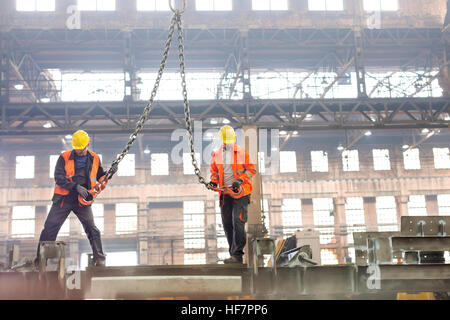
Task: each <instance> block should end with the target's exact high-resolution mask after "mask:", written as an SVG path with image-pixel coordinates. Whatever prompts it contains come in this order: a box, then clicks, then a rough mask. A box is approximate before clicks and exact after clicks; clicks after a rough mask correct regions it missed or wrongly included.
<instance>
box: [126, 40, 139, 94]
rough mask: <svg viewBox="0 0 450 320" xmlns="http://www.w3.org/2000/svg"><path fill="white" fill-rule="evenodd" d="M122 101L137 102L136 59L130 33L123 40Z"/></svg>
mask: <svg viewBox="0 0 450 320" xmlns="http://www.w3.org/2000/svg"><path fill="white" fill-rule="evenodd" d="M123 73H124V84H125V85H124V100H125V101H138V100H139V95H140V91H139V89H138V88H137V82H138V80H137V70H136V58H135V53H134V47H133V40H132V37H131V32H127V33H126V36H125V40H124V69H123Z"/></svg>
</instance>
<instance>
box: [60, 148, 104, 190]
mask: <svg viewBox="0 0 450 320" xmlns="http://www.w3.org/2000/svg"><path fill="white" fill-rule="evenodd" d="M88 152H89V153H90V154H91V156H93V157H94V161H93V162H92V168H91V172H90V173H89V177H90V184H91V186H93V185H95V183H96V182H97V172H98V167H99V164H100V158H99V156H98V155H97V154H96V153H94V152H92V151H88ZM71 154H72V151H66V152H64V153H63V154H61V157H63V159H64V162H65V165H64V170H65V171H66V178H67V179H69V180H70V182H73V181H72V178H73V176H75V160H70V159H69V158H70V155H71ZM91 186H89V187H88V189H90V188H91ZM53 192H54V193H55V194H60V195H63V196H66V195H68V194H69V192H70V191H69V190H67V189H64V188H62V187H60V186H58V185H56V186H55V190H54V191H53Z"/></svg>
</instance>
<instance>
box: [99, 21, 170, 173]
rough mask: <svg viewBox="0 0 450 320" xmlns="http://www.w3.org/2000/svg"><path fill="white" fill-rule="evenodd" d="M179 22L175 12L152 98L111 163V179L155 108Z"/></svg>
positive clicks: (109, 171)
mask: <svg viewBox="0 0 450 320" xmlns="http://www.w3.org/2000/svg"><path fill="white" fill-rule="evenodd" d="M176 23H177V15H176V14H174V15H173V17H172V20H171V21H170V27H169V36H168V38H167V41H166V45H165V49H164V53H163V57H162V60H161V64H160V66H159V71H158V76H157V77H156V81H155V85H154V86H153V90H152V93H151V95H150V99H149V101H148V102H147V105H146V106H145V108H144V112H143V113H142V115H141V116H140V117H139V120H138V122H137V124H136V129H135V131H134V132H133V133H132V134H131V136H130V140H129V141H128V143H127V144H126V146H125V148H124V149H123V150H122V152H121V153H120V154H119V156H118V157H117V158H116V160H114V161H113V163H112V164H111V167H110V168H109V170H108V172H107V173H106V177H107V179H108V180H109V179H111V178H112V176H113V175H114V173H113V172H114V171H115V170H114V167H116V168H117V166H118V165H119V163H120V162H121V161H122V160H123V158H124V157H125V156H126V155H127V154H128V151H129V150H130V148H131V146H132V145H133V143H134V141H135V140H136V138H137V136H138V134H139V133H140V132H141V131H142V129H143V127H144V124H145V122H146V121H147V118H148V115H149V113H150V111H152V109H153V101H154V99H155V96H156V93H157V92H158V88H159V84H160V82H161V78H162V75H163V73H164V69H165V67H166V62H167V57H168V56H169V51H170V45H171V43H172V39H173V33H174V31H175V24H176Z"/></svg>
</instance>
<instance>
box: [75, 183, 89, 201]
mask: <svg viewBox="0 0 450 320" xmlns="http://www.w3.org/2000/svg"><path fill="white" fill-rule="evenodd" d="M77 192H78V193H79V194H80V195H81V196H82V197H83V199H86V198H87V197H88V196H89V191H88V189H86V188H85V187H83V186H80V185H79V184H77Z"/></svg>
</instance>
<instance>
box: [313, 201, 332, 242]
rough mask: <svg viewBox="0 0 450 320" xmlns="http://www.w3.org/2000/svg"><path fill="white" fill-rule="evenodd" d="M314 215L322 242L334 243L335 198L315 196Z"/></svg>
mask: <svg viewBox="0 0 450 320" xmlns="http://www.w3.org/2000/svg"><path fill="white" fill-rule="evenodd" d="M313 216H314V226H315V229H316V230H317V231H319V232H320V244H328V243H332V242H333V240H334V205H333V199H332V198H313ZM322 226H323V227H322Z"/></svg>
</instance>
